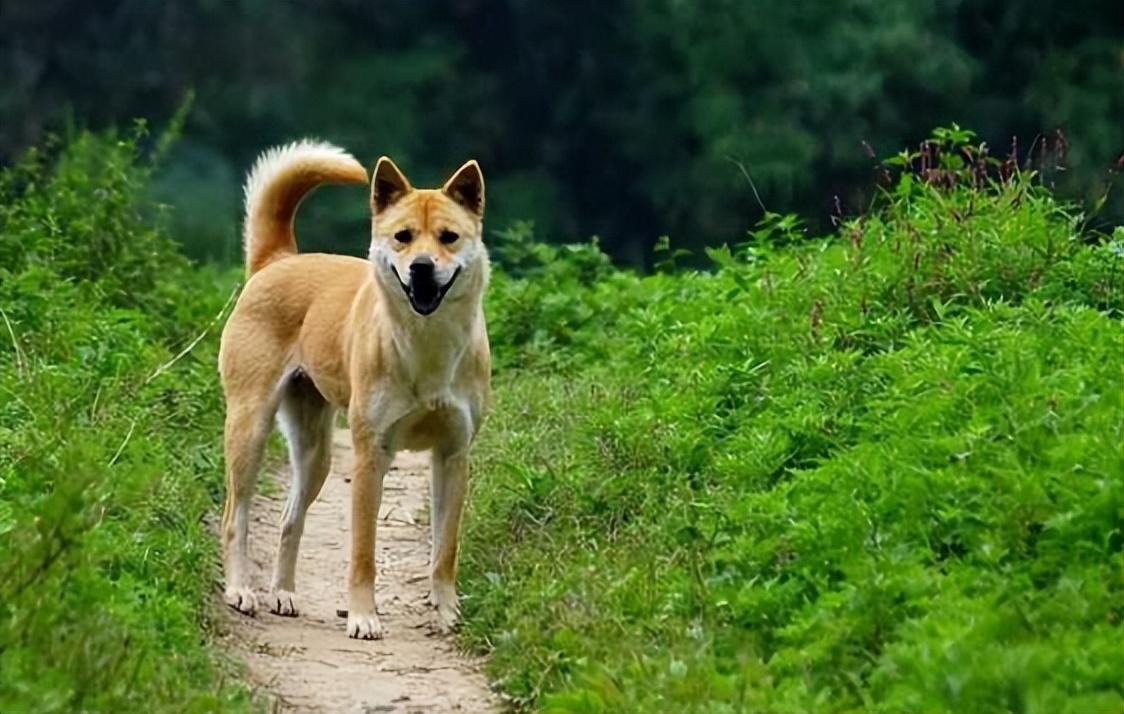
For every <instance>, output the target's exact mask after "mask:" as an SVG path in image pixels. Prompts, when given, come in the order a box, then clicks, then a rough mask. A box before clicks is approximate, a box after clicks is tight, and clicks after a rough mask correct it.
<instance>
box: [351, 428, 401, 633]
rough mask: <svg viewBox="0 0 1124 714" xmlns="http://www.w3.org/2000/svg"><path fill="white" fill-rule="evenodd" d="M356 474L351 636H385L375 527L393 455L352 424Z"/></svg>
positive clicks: (366, 431)
mask: <svg viewBox="0 0 1124 714" xmlns="http://www.w3.org/2000/svg"><path fill="white" fill-rule="evenodd" d="M352 429H353V431H352V438H353V440H354V444H355V473H354V474H353V475H352V477H351V573H350V578H349V585H350V591H349V606H348V611H347V635H348V637H354V638H358V639H362V640H377V639H380V638H382V636H383V629H382V623H380V622H379V615H378V613H377V612H375V526H376V524H377V522H378V517H379V507H380V506H381V505H382V484H383V477H385V476H386V472H387V470H388V469H389V468H390V461H391V459H392V458H393V454H390V453H387V452H385V451H383V450H380V449H378V448H377V447H376V446H375V444H374V438H373V437H372V435H371V432H370V431H369V430H365V429H363V428H361V427H357V426H353V427H352Z"/></svg>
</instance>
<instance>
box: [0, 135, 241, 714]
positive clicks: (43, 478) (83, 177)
mask: <svg viewBox="0 0 1124 714" xmlns="http://www.w3.org/2000/svg"><path fill="white" fill-rule="evenodd" d="M142 135H143V132H142V131H141V130H140V129H138V130H137V131H135V132H133V133H132V134H129V135H126V136H115V135H91V134H82V135H79V136H77V137H75V138H74V139H73V140H72V141H70V142H67V143H59V142H56V143H55V144H53V145H51V146H49V147H48V148H47V149H46V150H44V151H40V152H32V153H31V154H29V155H28V156H27V157H25V158H24V159H23V160H22V161H21V162H20V163H19V164H18V165H16V166H14V167H12V168H10V169H8V170H6V171H5V172H4V173H3V174H2V176H0V322H2V323H3V324H0V336H2V337H3V339H0V394H2V395H3V397H2V398H0V711H5V712H18V711H35V712H72V711H91V712H92V711H125V710H128V711H176V712H183V711H215V710H223V711H239V710H242V709H245V708H248V697H247V695H246V693H245V692H244V690H242V689H241V688H240V687H238V686H237V685H235V684H224V682H223V669H224V665H222V664H221V663H218V662H216V661H215V660H214V659H213V657H212V654H211V653H210V652H209V651H208V649H207V644H208V635H207V632H208V631H209V630H210V629H211V625H210V617H209V614H208V613H209V603H210V597H211V592H212V583H213V581H214V577H215V553H214V546H213V541H212V538H211V536H210V533H209V531H208V528H207V524H206V523H205V521H204V516H205V514H206V513H208V512H210V511H211V510H212V509H213V507H214V502H215V499H216V495H217V493H218V488H219V483H220V482H219V474H220V473H221V471H220V464H219V456H218V453H217V445H218V443H219V438H218V436H217V435H218V434H219V433H220V429H221V427H220V424H221V404H220V402H219V399H218V390H217V383H216V382H217V381H216V379H215V378H214V363H215V343H216V340H215V339H214V335H213V331H212V334H211V336H210V337H209V338H208V339H206V340H204V341H202V342H201V343H200V344H199V345H198V346H197V347H195V349H194V350H193V351H191V352H189V353H187V354H186V355H184V356H183V357H182V358H181V359H180V360H179V361H177V362H175V363H174V364H170V365H169V364H168V363H169V361H170V360H171V358H172V356H173V355H174V354H176V352H178V351H179V350H180V348H182V347H184V346H185V345H186V344H187V343H188V341H189V339H190V338H192V336H194V335H197V334H199V333H200V332H201V331H203V330H204V328H206V327H207V325H208V323H210V322H211V320H212V319H213V318H214V317H215V315H216V314H217V313H219V311H220V309H221V307H222V305H223V300H224V298H225V296H226V295H227V294H229V292H230V289H231V287H233V280H231V279H230V278H229V277H226V276H223V275H219V274H217V273H213V272H211V271H203V270H196V269H193V268H191V267H190V266H189V265H188V264H187V263H186V261H184V260H183V259H182V258H181V257H180V256H179V255H178V253H177V252H176V250H175V248H174V246H173V244H172V243H171V242H170V241H169V240H168V238H167V236H166V234H165V233H164V232H163V230H162V228H161V222H160V215H159V212H158V211H156V210H154V209H153V207H152V206H151V205H150V204H149V202H148V201H147V200H146V198H145V196H146V191H147V182H148V178H149V174H150V166H149V164H147V163H146V162H145V161H144V160H143V159H142V158H141V157H140V153H139V150H138V148H137V145H138V141H139V140H140V139H141V138H142ZM162 365H163V367H162Z"/></svg>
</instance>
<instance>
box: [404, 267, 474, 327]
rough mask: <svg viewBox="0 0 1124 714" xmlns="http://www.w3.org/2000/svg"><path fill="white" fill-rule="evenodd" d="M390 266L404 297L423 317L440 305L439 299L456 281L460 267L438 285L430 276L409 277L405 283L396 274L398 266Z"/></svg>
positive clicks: (440, 299)
mask: <svg viewBox="0 0 1124 714" xmlns="http://www.w3.org/2000/svg"><path fill="white" fill-rule="evenodd" d="M390 268H391V270H393V271H394V277H396V278H398V284H399V285H401V286H402V292H404V293H406V299H407V300H409V301H410V307H412V308H414V312H416V313H418V314H419V315H421V316H423V317H424V316H426V315H429V314H431V313H433V311H434V310H436V309H437V308H438V307H440V306H441V301H442V300H444V299H445V293H447V292H449V288H451V287H453V283H455V282H456V281H457V276H458V275H460V274H461V269H460V268H457V269H456V272H454V273H453V277H451V278H449V282H447V283H445V284H444V285H439V284H438V283H437V281H436V280H433V279H432V278H421V279H419V278H417V277H411V278H410V282H408V283H407V282H406V281H404V280H402V276H401V275H399V274H398V268H396V267H394V266H393V265H392V266H390Z"/></svg>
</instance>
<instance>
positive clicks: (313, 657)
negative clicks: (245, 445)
mask: <svg viewBox="0 0 1124 714" xmlns="http://www.w3.org/2000/svg"><path fill="white" fill-rule="evenodd" d="M333 441H334V443H333V447H332V457H333V459H332V473H331V475H330V476H329V477H328V481H327V483H325V484H324V490H323V491H322V492H321V494H320V498H319V499H317V501H316V502H315V503H314V504H312V507H311V508H309V510H308V517H307V520H306V522H305V530H304V538H303V539H302V541H301V549H300V558H299V560H298V563H297V607H298V608H299V611H300V616H299V617H295V618H292V617H280V616H278V615H274V614H272V613H270V612H269V603H268V600H266V599H265V598H264V597H263V598H262V599H261V600H259V612H258V614H257V616H256V617H254V618H250V617H246V616H243V615H239V614H237V613H235V612H233V611H231V610H229V609H228V608H225V607H224V608H223V609H224V611H225V612H226V613H227V621H228V622H229V626H230V631H231V644H232V648H233V649H234V651H235V654H236V655H237V656H238V657H240V658H241V659H243V660H244V661H245V662H246V663H247V664H248V665H249V670H250V677H251V678H252V680H253V682H254V684H256V685H257V686H258V687H260V688H262V689H264V690H266V691H267V692H268V693H269V695H270V696H271V697H272V698H273V701H274V707H273V711H280V712H330V713H331V714H336V713H337V712H338V713H340V714H350V713H352V712H358V713H361V714H374V713H375V712H388V713H389V712H399V713H401V714H410V713H413V712H473V713H475V712H496V711H499V710H500V707H499V703H498V701H497V698H496V697H495V696H494V695H493V694H492V693H491V692H489V690H488V687H487V682H486V681H485V679H484V676H483V675H482V674H481V673H480V667H479V662H477V661H475V660H473V659H471V658H469V657H467V656H465V655H464V654H462V653H461V652H460V651H459V650H457V648H456V646H455V645H454V643H453V642H452V640H451V639H450V638H449V637H447V636H443V635H441V634H439V633H438V632H437V630H436V622H437V614H436V612H435V611H434V610H433V609H432V608H431V607H430V606H429V605H428V603H427V601H426V595H427V594H428V591H429V585H428V572H429V528H428V526H426V525H425V524H424V523H422V522H419V520H421V519H422V514H423V513H424V512H425V504H426V503H427V502H428V499H429V459H428V456H427V455H426V454H413V453H403V454H400V455H399V457H398V458H397V460H396V461H395V464H394V466H393V467H392V468H391V471H390V473H388V474H387V476H386V481H385V486H384V491H383V503H382V510H381V512H380V513H379V526H378V550H377V554H376V558H377V563H378V580H377V586H376V602H377V606H378V611H379V616H380V617H381V619H382V622H383V625H384V626H385V627H386V637H385V639H382V640H376V641H363V640H352V639H348V637H347V632H346V620H345V619H344V618H342V617H339V616H338V615H337V610H340V609H343V608H346V607H347V559H348V553H349V552H350V545H349V544H350V532H349V521H350V515H349V514H350V513H351V509H350V500H349V493H350V484H348V483H346V482H345V478H346V477H347V476H348V475H349V474H350V473H351V466H352V452H351V436H350V434H349V433H348V432H347V431H344V430H337V431H336V433H335V435H334V439H333ZM263 478H274V479H275V480H276V481H277V485H278V488H277V489H276V490H277V491H278V493H277V495H275V496H272V497H268V496H262V495H259V496H257V497H256V498H255V499H254V504H253V511H252V513H253V516H252V518H253V519H252V521H251V524H252V525H251V530H250V548H251V556H252V558H253V561H254V564H255V571H256V572H255V573H254V581H253V582H254V584H255V587H257V589H258V592H259V594H267V593H266V591H265V588H268V585H269V579H270V576H271V574H272V572H273V561H274V558H275V557H276V555H277V538H278V525H279V522H280V519H281V509H282V507H283V506H284V502H285V494H286V492H287V489H288V478H289V475H288V470H287V467H285V468H284V469H279V470H278V473H276V474H274V475H270V474H268V473H267V474H263Z"/></svg>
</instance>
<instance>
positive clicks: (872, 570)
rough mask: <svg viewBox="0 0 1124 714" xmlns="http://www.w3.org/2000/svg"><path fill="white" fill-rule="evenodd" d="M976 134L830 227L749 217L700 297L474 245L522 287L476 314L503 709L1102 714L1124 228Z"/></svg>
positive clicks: (692, 275) (473, 588)
mask: <svg viewBox="0 0 1124 714" xmlns="http://www.w3.org/2000/svg"><path fill="white" fill-rule="evenodd" d="M968 138H969V137H968V135H966V134H964V133H962V132H955V131H946V132H942V133H940V134H938V136H937V137H936V140H935V142H934V143H933V144H930V145H928V146H927V147H926V149H925V153H926V156H924V157H919V156H916V155H915V156H905V157H904V158H903V159H902V160H900V161H899V162H897V163H899V164H902V165H903V166H906V167H908V166H909V165H910V164H912V166H913V168H914V169H917V170H909V169H908V168H905V169H904V170H903V171H902V172H901V174H900V176H899V179H898V180H897V181H896V183H895V184H894V185H893V186H892V187H891V188H889V189H888V190H887V192H886V194H885V196H883V198H882V199H881V200H880V201H879V203H878V204H877V205H876V206H875V207H874V208H873V209H872V211H871V212H870V214H869V215H866V216H863V217H861V218H857V219H854V220H851V221H847V222H843V223H842V225H840V227H839V229H838V233H837V234H836V235H832V236H828V237H825V238H822V239H815V240H809V239H808V238H807V237H806V236H804V235H803V234H802V232H801V231H800V229H799V226H798V225H797V224H796V223H795V222H794V221H793V220H792V219H790V218H784V217H779V216H770V217H769V218H768V219H767V220H766V221H765V222H763V223H762V225H761V226H759V227H758V229H757V230H755V231H751V232H750V234H749V236H748V238H747V240H746V242H745V243H744V244H742V245H740V246H737V247H736V248H734V249H724V250H713V251H710V254H711V257H712V258H713V260H714V261H715V263H716V266H715V269H714V270H713V271H711V272H677V273H674V274H657V275H652V276H648V277H638V276H636V275H633V274H630V273H626V272H621V271H617V270H614V269H613V268H612V267H611V266H610V265H609V263H608V261H607V260H606V259H605V258H604V256H603V255H601V253H600V252H599V251H598V250H597V248H596V246H595V245H592V246H582V247H570V248H551V247H547V246H543V245H539V244H535V243H534V242H532V241H531V240H530V239H529V231H528V230H526V229H525V228H524V229H520V230H515V231H512V232H510V233H509V234H508V235H506V236H504V240H502V241H500V242H499V244H497V245H496V246H494V248H493V253H494V254H495V255H497V257H498V258H499V260H500V261H501V262H502V263H503V264H504V265H506V266H508V273H509V274H513V275H517V276H519V277H515V278H513V277H507V276H505V275H503V274H500V275H499V276H498V277H497V279H496V280H495V282H494V285H493V288H492V293H491V297H490V310H489V320H490V324H489V327H490V331H491V334H492V339H493V343H494V345H495V349H496V353H497V365H498V372H497V375H496V404H495V408H494V413H493V416H492V417H491V419H490V421H489V423H488V424H487V426H486V428H485V429H484V432H483V434H482V441H481V443H480V445H479V447H478V448H477V451H476V470H475V473H476V474H477V476H476V482H475V486H474V495H473V501H472V517H471V518H470V524H469V528H468V533H467V537H466V541H467V542H466V544H465V546H464V548H463V553H464V558H465V561H464V564H465V567H464V572H465V576H466V582H465V583H464V587H463V589H464V591H465V592H466V593H467V594H468V597H467V598H466V601H465V605H466V611H467V613H466V614H467V617H466V622H467V626H466V638H467V640H468V641H470V642H472V643H474V644H475V645H477V646H480V647H483V648H485V649H487V650H490V651H491V664H490V667H491V673H492V674H493V676H495V677H496V678H497V679H498V681H499V684H500V686H501V687H502V688H503V689H504V690H505V691H506V692H507V693H508V694H510V695H511V696H512V697H514V698H515V699H516V700H517V701H521V702H523V703H524V704H526V705H528V706H529V707H531V708H534V709H539V710H542V711H548V712H639V711H644V712H688V711H689V712H716V713H717V712H743V711H755V712H758V711H759V712H809V711H817V712H825V711H877V712H903V711H914V712H969V711H970V712H992V711H994V712H1008V711H1009V712H1039V713H1043V714H1046V713H1051V714H1060V713H1062V712H1075V713H1076V712H1081V713H1082V714H1085V713H1092V712H1105V713H1106V714H1107V713H1109V712H1119V711H1121V709H1122V707H1124V676H1122V674H1121V673H1122V672H1124V648H1122V647H1121V642H1124V624H1122V621H1121V617H1122V615H1124V587H1122V582H1121V579H1122V576H1121V573H1122V567H1124V557H1122V555H1121V553H1122V550H1124V541H1122V534H1121V522H1122V516H1124V496H1122V491H1124V456H1122V451H1121V448H1122V447H1121V444H1122V443H1124V407H1122V402H1121V400H1122V379H1121V377H1122V372H1121V370H1122V351H1124V342H1122V338H1124V330H1122V327H1121V317H1122V314H1124V312H1122V311H1124V285H1122V281H1124V229H1117V231H1116V233H1115V235H1114V236H1103V235H1094V234H1091V233H1088V232H1085V231H1083V229H1082V221H1081V217H1080V216H1079V215H1078V214H1077V213H1076V212H1075V211H1074V209H1073V208H1072V207H1069V206H1066V205H1061V204H1059V203H1058V202H1056V201H1055V200H1054V199H1053V198H1052V197H1051V196H1050V195H1049V193H1048V192H1047V191H1046V190H1044V189H1043V188H1041V187H1040V186H1038V185H1036V182H1035V180H1034V177H1033V175H1032V174H1030V173H1027V172H1020V171H1018V170H1013V171H1012V168H1013V167H1011V166H1010V165H1008V166H1006V167H1003V166H997V165H989V162H986V161H985V159H984V158H983V157H982V156H980V155H979V154H977V153H974V152H973V150H972V148H971V147H970V146H969V145H968V144H967V139H968ZM938 157H939V158H938ZM919 161H924V162H926V164H927V165H926V166H921V167H919V166H918V165H917V164H918V162H919ZM665 255H666V256H667V257H668V259H669V260H670V254H665Z"/></svg>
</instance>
